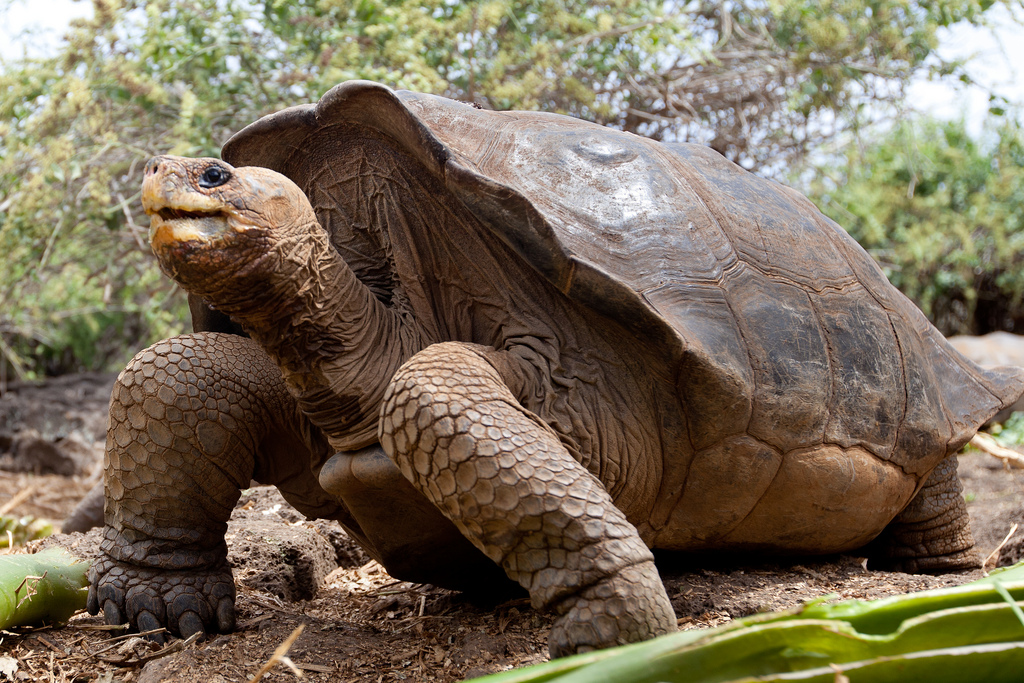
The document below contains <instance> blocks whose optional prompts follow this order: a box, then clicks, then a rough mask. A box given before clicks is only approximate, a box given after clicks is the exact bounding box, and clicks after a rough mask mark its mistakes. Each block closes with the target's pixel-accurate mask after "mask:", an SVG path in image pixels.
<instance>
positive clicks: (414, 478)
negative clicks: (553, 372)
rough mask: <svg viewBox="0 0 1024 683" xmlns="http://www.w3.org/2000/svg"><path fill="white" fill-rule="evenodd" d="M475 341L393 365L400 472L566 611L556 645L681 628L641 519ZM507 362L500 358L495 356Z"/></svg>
mask: <svg viewBox="0 0 1024 683" xmlns="http://www.w3.org/2000/svg"><path fill="white" fill-rule="evenodd" d="M495 354H496V352H494V351H493V350H489V349H485V348H484V347H478V346H474V345H470V344H461V343H454V342H453V343H444V344H435V345H433V346H430V347H428V348H427V349H425V350H424V351H421V352H420V353H418V354H417V355H416V356H414V357H413V358H412V359H410V360H409V361H408V362H407V363H406V364H405V365H404V366H402V368H401V369H399V371H398V372H397V373H396V375H395V377H394V379H393V380H392V383H391V385H390V387H389V389H388V393H387V394H386V396H385V400H384V406H383V409H382V414H381V434H380V438H381V445H382V446H383V447H384V450H385V451H386V452H387V453H388V454H389V455H390V456H391V457H392V458H393V459H394V460H395V462H396V463H397V464H398V466H399V468H400V469H401V471H402V473H403V474H404V475H405V476H406V477H407V478H408V479H409V480H410V481H411V482H412V483H413V485H414V486H415V487H416V488H417V489H419V490H420V491H421V492H423V494H424V495H426V496H427V497H428V498H429V499H430V500H431V501H432V502H433V503H434V505H436V506H437V507H438V509H440V510H441V512H442V513H443V514H444V515H445V516H447V517H448V518H449V519H451V520H452V521H453V522H454V523H455V524H456V526H457V527H458V528H459V530H460V531H461V532H462V533H463V534H464V535H465V536H466V537H467V538H468V539H469V540H470V541H471V542H472V543H473V544H474V545H476V546H477V547H478V548H480V550H482V551H483V552H484V553H485V554H486V555H487V556H488V557H490V558H491V559H492V560H493V561H494V562H496V563H498V564H499V565H500V566H501V567H502V568H503V569H504V570H505V572H506V573H507V574H508V576H509V577H510V578H511V579H513V580H514V581H518V582H519V583H520V585H522V586H523V587H524V588H526V589H527V590H528V591H529V592H530V598H531V602H532V603H533V605H534V607H536V608H549V607H553V608H554V609H555V610H556V612H557V613H558V614H559V615H561V616H560V618H559V619H558V621H557V622H556V624H555V626H554V627H553V629H552V631H551V636H550V639H549V648H550V651H551V656H552V657H561V656H564V655H568V654H572V653H575V652H584V651H587V650H591V649H597V648H604V647H610V646H612V645H617V644H622V643H628V642H635V641H640V640H646V639H648V638H652V637H654V636H657V635H660V634H663V633H668V632H671V631H674V630H675V628H676V619H675V614H674V612H673V611H672V605H671V604H670V603H669V600H668V596H667V595H666V593H665V588H664V586H663V585H662V583H661V579H660V577H659V576H658V572H657V569H655V567H654V558H653V556H652V554H651V552H650V550H649V549H648V548H647V546H646V545H645V544H644V543H643V541H642V540H640V536H639V535H638V534H637V531H636V529H635V528H634V527H633V525H631V524H630V523H629V522H628V521H627V520H626V518H625V515H624V514H623V513H622V512H621V511H620V510H619V509H618V508H616V507H615V504H614V503H613V502H612V500H611V497H610V496H609V495H608V492H607V491H606V490H605V488H604V487H603V486H602V485H601V483H600V482H599V481H598V480H597V479H596V478H595V477H594V476H593V475H591V474H590V473H589V472H588V471H587V470H586V469H585V468H584V467H583V466H582V465H580V464H579V463H578V462H576V461H575V460H574V459H573V458H572V457H571V456H570V455H569V453H568V451H567V450H566V449H565V447H564V446H563V445H562V443H561V442H560V441H559V439H558V437H557V436H556V434H555V433H554V431H552V430H551V429H550V428H549V427H548V426H547V425H545V424H544V423H543V422H541V421H540V420H539V419H538V418H537V417H536V416H535V415H534V414H532V413H530V412H529V411H527V410H525V409H524V408H523V407H522V406H521V405H520V404H519V402H518V401H517V400H516V398H515V397H514V396H513V394H512V393H511V391H510V390H509V388H508V384H507V383H508V382H509V379H510V378H503V377H502V376H501V374H500V373H499V371H498V370H497V369H496V365H495V364H492V363H491V362H489V361H488V358H489V357H491V358H494V357H496V355H495ZM500 365H501V364H500V363H498V366H500Z"/></svg>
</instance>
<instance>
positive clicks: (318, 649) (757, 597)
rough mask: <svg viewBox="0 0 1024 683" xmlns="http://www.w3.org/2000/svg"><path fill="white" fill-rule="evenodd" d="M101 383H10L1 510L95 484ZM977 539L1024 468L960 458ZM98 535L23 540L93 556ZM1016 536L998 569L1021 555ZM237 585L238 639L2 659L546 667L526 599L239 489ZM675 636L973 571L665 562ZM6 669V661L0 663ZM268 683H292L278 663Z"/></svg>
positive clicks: (386, 669)
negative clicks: (413, 564) (443, 582)
mask: <svg viewBox="0 0 1024 683" xmlns="http://www.w3.org/2000/svg"><path fill="white" fill-rule="evenodd" d="M112 381H113V377H112V376H108V375H82V376H75V377H68V378H62V379H60V380H57V381H53V382H50V383H47V384H45V385H43V386H32V385H13V386H11V387H9V388H8V391H7V393H6V394H5V395H3V396H2V397H0V509H3V508H4V507H5V506H6V507H12V505H11V504H13V508H12V509H9V510H4V513H5V514H15V515H18V516H25V515H32V516H35V517H37V518H45V519H49V520H52V521H53V522H54V523H55V524H54V526H55V527H57V528H59V522H60V520H62V519H63V518H64V517H65V516H66V515H67V514H68V513H69V512H70V511H71V509H72V508H73V507H74V505H75V504H76V503H77V501H78V500H79V499H80V498H81V497H82V496H83V495H84V494H85V493H86V491H88V490H89V488H90V487H91V486H92V484H93V483H94V482H96V481H98V480H99V478H100V476H101V472H100V470H101V464H100V463H101V460H102V453H103V439H104V434H103V432H104V428H105V410H106V397H107V396H109V391H110V385H111V383H112ZM960 463H961V464H960V472H961V477H962V479H963V481H964V489H965V495H966V497H967V501H968V506H969V508H970V511H971V516H972V525H973V529H974V536H975V539H976V541H977V543H978V547H979V549H980V550H981V552H982V554H983V555H988V554H990V553H992V552H993V551H994V550H995V549H996V548H997V546H999V544H1000V542H1001V541H1002V540H1003V539H1004V537H1005V536H1006V534H1007V533H1008V532H1009V530H1010V528H1011V526H1012V525H1013V524H1014V523H1021V526H1022V527H1024V470H1020V469H1016V470H1010V469H1005V468H1004V466H1003V464H1002V463H1001V462H1000V461H999V460H997V459H995V458H993V457H991V456H989V455H986V454H982V453H978V452H971V453H968V454H966V455H963V456H961V461H960ZM98 539H99V532H98V530H96V529H94V530H93V531H91V532H89V533H88V534H70V535H57V536H54V537H51V538H50V539H46V540H44V541H36V542H33V543H32V544H30V548H32V549H38V548H40V547H45V546H48V545H55V544H56V545H60V546H63V547H65V548H68V549H69V550H70V551H71V552H73V553H75V554H77V555H79V556H81V557H83V558H89V557H93V556H95V554H96V553H97V545H98ZM1022 539H1024V530H1022V531H1021V532H1018V533H1017V534H1016V535H1015V536H1014V537H1013V538H1011V540H1010V541H1009V542H1008V543H1006V544H1005V545H1003V547H1002V549H1001V550H999V552H997V553H996V554H995V556H994V558H993V564H999V565H1005V564H1011V563H1013V562H1016V561H1018V560H1019V559H1021V558H1022V556H1024V541H1022ZM228 546H229V548H230V561H231V563H232V565H233V566H234V571H235V579H236V584H237V587H238V601H237V611H238V629H237V631H236V632H235V633H231V634H228V635H215V636H212V637H210V638H209V639H207V640H206V641H203V642H196V643H187V644H186V643H184V642H183V641H172V642H171V643H170V644H169V645H166V646H156V645H153V644H152V643H149V642H148V641H144V640H142V639H139V638H137V637H130V636H128V637H125V636H121V637H118V634H117V633H116V632H111V631H109V630H104V627H103V626H102V619H101V618H100V617H92V616H89V615H88V614H84V613H82V614H79V615H77V616H75V617H73V618H72V619H71V621H70V622H69V623H68V624H67V625H65V626H63V627H60V628H45V629H25V630H16V631H14V632H0V661H5V662H7V667H8V669H9V668H10V659H13V660H14V662H15V663H16V666H17V671H16V672H15V673H13V674H11V675H12V676H13V680H16V681H36V680H45V681H56V682H68V681H78V682H85V681H100V682H104V683H114V682H116V681H123V682H128V681H133V682H147V683H152V682H155V681H164V680H173V681H179V682H182V683H224V682H227V681H249V680H251V679H252V678H253V676H254V675H256V674H257V672H258V671H259V670H260V669H261V667H263V666H264V665H265V664H267V663H268V661H269V660H270V659H271V657H272V656H273V654H274V651H275V649H277V648H279V647H280V646H281V645H282V643H284V642H285V641H286V640H287V639H288V638H289V636H291V635H293V633H294V632H295V631H296V629H298V628H299V627H302V629H303V630H302V632H301V634H299V635H298V637H297V638H296V639H295V641H294V643H293V644H292V646H291V649H290V650H289V651H288V654H287V657H288V659H289V660H290V662H291V664H292V665H293V666H294V667H296V668H297V669H298V670H301V671H302V674H303V679H304V680H309V681H376V682H380V683H383V682H385V681H405V680H409V681H425V682H430V681H459V680H464V679H467V678H473V677H475V676H480V675H484V674H487V673H491V672H495V671H502V670H506V669H510V668H513V667H520V666H525V665H528V664H533V663H536V662H541V661H544V660H545V659H546V658H547V644H546V643H547V633H548V629H549V628H550V626H551V623H552V618H551V616H550V615H548V614H543V613H538V612H536V611H534V610H533V609H531V608H530V605H529V601H528V600H527V599H526V597H525V594H520V595H516V594H509V593H508V592H505V593H501V594H495V595H492V596H490V597H489V598H480V597H479V596H477V597H475V598H474V599H473V600H470V599H468V598H467V597H466V596H464V595H462V594H460V593H454V592H451V591H447V590H444V589H440V588H435V587H433V586H425V585H418V584H410V583H405V582H399V581H395V580H393V579H392V578H391V577H390V576H388V575H387V574H386V573H385V572H384V571H383V569H382V568H381V567H380V566H379V565H377V564H376V563H375V562H372V561H369V560H368V559H367V557H366V556H365V555H364V554H363V553H362V551H361V550H360V549H359V548H358V546H356V545H355V544H354V543H353V542H351V541H350V540H349V539H348V538H347V536H346V535H345V534H344V532H343V531H342V530H341V529H340V527H338V526H337V525H336V524H334V523H329V522H324V521H308V520H305V519H304V518H303V517H302V516H301V515H300V514H298V513H297V512H295V510H293V509H292V508H291V507H289V506H288V504H287V503H285V501H284V500H283V499H282V498H281V497H280V496H279V495H278V494H277V492H276V491H275V490H273V489H271V488H265V487H260V488H254V489H250V490H249V491H247V492H245V493H244V494H243V496H242V499H241V500H240V501H239V505H238V507H237V508H236V510H235V514H234V516H233V518H232V521H231V523H230V525H229V530H228ZM658 565H659V569H660V570H661V572H662V576H663V577H664V579H665V583H666V586H667V588H668V592H669V596H670V597H671V598H672V604H673V606H674V607H675V610H676V615H677V616H678V618H679V624H680V627H681V628H685V629H690V628H706V627H708V626H716V625H719V624H722V623H725V622H727V621H729V620H730V619H734V618H737V617H741V616H745V615H748V614H752V613H754V612H758V611H766V610H776V609H782V608H787V607H793V606H795V605H799V604H800V603H802V602H804V601H807V600H811V599H814V598H820V597H822V596H836V597H838V598H864V599H871V598H879V597H883V596H887V595H891V594H895V593H902V592H908V591H916V590H923V589H928V588H936V587H941V586H950V585H956V584H961V583H965V582H967V581H971V580H973V579H976V578H979V577H980V576H981V571H980V570H976V571H970V572H961V573H955V574H947V575H943V576H926V575H908V574H899V573H887V572H875V571H869V570H868V569H866V568H865V566H864V562H863V559H862V558H859V557H854V556H832V557H818V558H799V559H795V558H791V559H786V560H778V559H772V558H759V557H752V556H749V555H747V556H743V557H731V558H722V557H706V558H693V557H689V558H687V557H683V556H680V555H674V554H662V555H659V558H658ZM4 658H9V659H4ZM4 679H5V674H4V673H0V681H2V680H4ZM262 680H264V681H291V680H295V674H294V673H293V672H292V671H291V670H289V668H288V667H287V666H286V664H284V663H277V664H275V665H274V666H273V667H272V669H271V671H270V672H269V673H267V674H266V675H265V676H264V677H263V678H262Z"/></svg>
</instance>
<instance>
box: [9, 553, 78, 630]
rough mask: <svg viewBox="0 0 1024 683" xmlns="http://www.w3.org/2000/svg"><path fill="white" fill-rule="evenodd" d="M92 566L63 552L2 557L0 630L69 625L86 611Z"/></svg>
mask: <svg viewBox="0 0 1024 683" xmlns="http://www.w3.org/2000/svg"><path fill="white" fill-rule="evenodd" d="M88 571H89V563H88V562H82V561H81V560H78V559H76V558H74V557H72V556H71V555H69V554H68V553H66V552H65V551H63V550H61V549H59V548H50V549H48V550H44V551H43V552H41V553H36V554H35V555H0V628H10V627H12V626H39V625H43V624H53V623H59V622H63V621H67V620H68V618H69V617H70V616H71V615H72V614H74V613H75V612H77V611H78V610H80V609H85V599H86V595H87V593H86V586H87V585H88V581H87V579H86V574H87V573H88Z"/></svg>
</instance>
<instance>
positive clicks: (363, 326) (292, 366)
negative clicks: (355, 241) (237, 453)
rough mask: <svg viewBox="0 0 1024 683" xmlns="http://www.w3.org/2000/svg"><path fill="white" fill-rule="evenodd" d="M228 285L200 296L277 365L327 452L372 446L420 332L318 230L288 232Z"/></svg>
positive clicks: (245, 265)
mask: <svg viewBox="0 0 1024 683" xmlns="http://www.w3.org/2000/svg"><path fill="white" fill-rule="evenodd" d="M264 274H267V275H266V276H264ZM254 276H255V277H254ZM226 279H227V280H229V281H231V282H232V283H233V284H234V286H232V287H231V288H230V289H228V288H225V289H223V290H220V291H210V292H207V293H203V294H202V295H203V296H204V297H206V298H207V300H208V301H212V302H214V305H215V306H216V307H217V308H218V309H219V310H221V311H223V312H224V313H227V314H228V315H230V316H231V317H232V318H234V319H235V320H237V321H238V322H240V323H241V324H242V326H243V327H244V328H245V329H246V331H248V332H249V334H250V335H251V336H252V338H253V339H254V340H255V341H256V342H257V343H258V344H259V345H260V346H261V347H263V349H264V350H265V351H266V352H267V353H268V354H269V355H270V357H271V358H273V359H274V360H275V361H276V362H277V365H278V367H280V368H281V372H282V374H283V375H284V378H285V381H286V383H287V385H288V388H289V391H290V392H291V393H292V394H293V395H294V396H295V398H296V399H297V400H298V402H299V406H300V407H301V408H302V410H303V411H304V412H305V413H306V414H307V415H308V416H309V418H310V419H311V420H312V422H313V423H314V424H315V425H317V426H318V427H320V428H321V429H323V430H324V432H325V433H326V435H327V437H328V440H329V441H330V443H331V446H332V447H333V448H334V449H336V450H344V451H351V450H356V449H359V448H365V447H366V446H369V445H372V444H373V443H375V442H376V441H377V422H378V415H379V411H380V405H381V402H382V401H383V397H384V392H385V390H386V389H387V386H388V383H389V382H390V381H391V377H392V376H393V375H394V373H395V372H396V371H397V370H398V367H399V366H400V365H401V364H402V363H403V362H405V360H407V359H408V358H409V357H410V356H412V355H413V354H414V353H416V351H418V350H420V348H422V346H423V344H422V342H421V341H420V339H419V335H418V334H417V333H416V329H415V326H414V325H412V324H409V323H408V322H405V321H403V319H402V318H401V317H400V316H399V315H398V314H397V313H396V312H395V311H394V310H392V309H389V308H387V307H386V306H385V305H384V304H382V303H381V302H380V301H379V300H378V299H377V298H376V297H375V296H373V294H372V292H371V291H370V290H369V289H368V288H367V287H366V286H365V285H364V284H363V283H362V282H360V281H359V279H358V278H357V277H356V276H355V274H354V273H353V272H352V270H351V269H350V268H349V266H348V264H346V263H345V261H344V259H342V258H341V256H340V255H339V254H338V252H337V251H336V250H335V249H334V248H333V247H332V246H331V245H330V242H329V241H328V237H327V234H326V232H325V231H324V230H322V229H321V228H320V227H319V226H318V225H312V226H309V229H308V230H299V231H294V232H290V234H289V235H288V236H285V237H282V238H281V239H280V240H279V241H278V242H277V243H276V244H275V245H274V248H273V249H271V250H270V251H269V252H267V253H265V254H264V255H262V256H261V257H260V258H259V259H256V260H253V261H249V262H247V263H243V264H242V265H240V266H239V267H238V269H237V271H236V273H234V274H233V276H232V275H231V274H228V277H227V278H226ZM243 283H244V284H243ZM238 285H241V286H238ZM197 293H198V292H197Z"/></svg>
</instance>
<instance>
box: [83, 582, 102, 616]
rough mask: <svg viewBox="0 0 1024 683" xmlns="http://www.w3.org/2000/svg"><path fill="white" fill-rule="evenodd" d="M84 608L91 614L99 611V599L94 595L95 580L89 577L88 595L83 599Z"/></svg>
mask: <svg viewBox="0 0 1024 683" xmlns="http://www.w3.org/2000/svg"><path fill="white" fill-rule="evenodd" d="M85 609H86V611H87V612H89V614H92V615H96V614H99V613H100V601H99V598H97V597H96V582H95V581H94V580H92V578H91V577H90V580H89V596H88V597H87V598H86V599H85Z"/></svg>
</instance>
